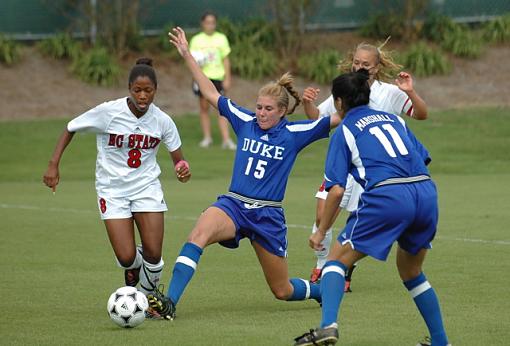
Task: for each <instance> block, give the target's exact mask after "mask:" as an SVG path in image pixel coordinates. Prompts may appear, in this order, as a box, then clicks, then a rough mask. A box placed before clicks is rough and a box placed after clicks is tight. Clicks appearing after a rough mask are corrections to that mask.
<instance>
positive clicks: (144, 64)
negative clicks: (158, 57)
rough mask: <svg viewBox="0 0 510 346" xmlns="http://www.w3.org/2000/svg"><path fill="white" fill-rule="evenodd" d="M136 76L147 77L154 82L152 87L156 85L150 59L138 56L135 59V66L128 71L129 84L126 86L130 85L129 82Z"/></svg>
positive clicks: (154, 72)
mask: <svg viewBox="0 0 510 346" xmlns="http://www.w3.org/2000/svg"><path fill="white" fill-rule="evenodd" d="M138 77H148V78H149V79H150V80H151V81H152V83H154V87H155V88H157V87H158V80H157V79H156V71H154V68H153V67H152V59H150V58H139V59H138V60H136V64H135V66H133V68H132V69H131V72H130V73H129V84H128V87H131V84H132V83H133V82H134V81H135V80H136V79H137V78H138Z"/></svg>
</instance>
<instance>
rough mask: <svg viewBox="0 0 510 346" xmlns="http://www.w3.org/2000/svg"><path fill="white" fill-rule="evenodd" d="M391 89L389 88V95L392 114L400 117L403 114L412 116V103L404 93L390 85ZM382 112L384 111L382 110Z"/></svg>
mask: <svg viewBox="0 0 510 346" xmlns="http://www.w3.org/2000/svg"><path fill="white" fill-rule="evenodd" d="M392 86H393V88H391V92H390V94H389V96H390V104H391V106H392V108H393V109H392V112H388V113H392V114H396V115H401V114H405V115H408V116H410V117H412V116H413V114H414V111H413V103H412V102H411V99H410V98H409V96H407V94H406V93H405V92H403V91H402V90H400V89H399V88H398V87H397V86H394V85H392ZM383 110H384V109H383Z"/></svg>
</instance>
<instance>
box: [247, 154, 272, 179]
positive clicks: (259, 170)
mask: <svg viewBox="0 0 510 346" xmlns="http://www.w3.org/2000/svg"><path fill="white" fill-rule="evenodd" d="M252 165H253V157H251V156H250V157H249V158H248V164H247V165H246V170H245V171H244V175H250V171H251V166H252ZM266 165H267V161H264V160H258V161H257V165H256V166H255V170H254V172H253V176H254V177H255V178H257V179H262V178H263V177H264V174H265V173H266V169H265V166H266Z"/></svg>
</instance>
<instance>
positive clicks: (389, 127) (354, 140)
mask: <svg viewBox="0 0 510 346" xmlns="http://www.w3.org/2000/svg"><path fill="white" fill-rule="evenodd" d="M429 161H430V157H429V155H428V152H427V150H426V149H425V147H424V146H423V145H422V144H421V143H420V142H419V141H418V140H417V139H416V137H415V136H414V135H413V133H412V132H411V131H410V130H409V129H408V128H407V127H406V125H405V122H404V121H403V120H402V119H401V118H400V117H398V116H396V115H393V114H389V113H385V112H381V111H376V110H373V109H371V108H369V107H368V106H359V107H355V108H353V109H351V110H349V112H347V114H346V117H345V118H344V120H343V121H342V123H341V124H340V126H339V127H338V128H337V130H336V132H335V133H334V135H333V136H332V138H331V141H330V144H329V149H328V155H327V159H326V174H325V178H326V189H327V190H329V189H330V188H331V187H332V186H334V185H340V186H342V187H344V188H345V184H346V181H347V175H348V174H349V173H350V174H352V176H353V177H354V179H355V180H356V181H357V182H358V183H359V184H360V185H361V186H363V188H364V189H365V190H370V189H371V188H372V187H374V185H376V184H377V183H379V182H382V181H385V180H387V179H392V178H410V177H416V176H420V175H429V172H428V170H427V167H426V163H428V162H429Z"/></svg>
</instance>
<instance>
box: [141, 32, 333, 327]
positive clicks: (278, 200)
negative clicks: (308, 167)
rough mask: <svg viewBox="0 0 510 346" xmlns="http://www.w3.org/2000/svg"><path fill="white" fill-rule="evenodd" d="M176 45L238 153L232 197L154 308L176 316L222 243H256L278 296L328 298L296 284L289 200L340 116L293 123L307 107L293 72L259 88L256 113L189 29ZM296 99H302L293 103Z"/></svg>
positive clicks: (203, 221) (215, 212)
mask: <svg viewBox="0 0 510 346" xmlns="http://www.w3.org/2000/svg"><path fill="white" fill-rule="evenodd" d="M169 35H170V41H171V42H172V43H173V44H174V45H175V46H176V48H177V49H178V51H179V53H180V54H181V55H182V56H183V57H184V60H185V61H186V64H187V66H188V68H189V69H190V71H191V73H192V75H193V79H194V80H195V81H196V82H197V83H198V84H199V86H200V90H201V92H202V95H203V96H204V97H205V98H206V99H207V101H208V102H209V103H210V104H211V105H212V106H213V107H216V108H218V110H219V113H220V114H221V115H222V116H224V117H225V118H227V120H228V121H229V122H230V124H231V126H232V128H233V129H234V131H235V133H236V135H237V138H238V143H237V150H236V157H235V162H234V168H233V173H232V181H231V184H230V188H229V192H228V193H227V194H225V195H222V196H220V197H219V198H218V200H217V201H216V202H215V203H214V204H213V205H212V206H211V207H209V208H208V209H207V210H205V211H204V212H203V213H202V215H201V216H200V218H199V219H198V221H197V224H196V225H195V227H194V228H193V230H192V231H191V233H190V235H189V237H188V242H187V243H186V244H184V246H183V248H182V250H181V252H180V254H179V257H178V258H177V260H176V263H175V266H174V269H173V275H172V279H171V281H170V285H169V288H168V292H167V295H166V296H164V295H163V294H161V293H160V292H159V291H157V290H155V291H154V294H153V295H150V296H149V303H150V304H151V306H152V307H153V308H155V309H156V310H157V311H158V312H159V313H160V314H161V315H162V316H164V317H165V318H167V319H173V318H174V316H175V305H176V304H177V303H178V302H179V299H180V298H181V295H182V293H183V292H184V289H185V288H186V286H187V284H188V283H189V281H190V280H191V278H192V276H193V274H194V272H195V270H196V267H197V264H198V261H199V259H200V257H201V255H202V253H203V250H204V248H205V247H207V246H208V245H211V244H214V243H220V244H221V245H223V246H226V247H230V248H236V247H238V245H239V241H240V240H241V239H243V238H248V239H249V240H250V241H251V244H252V246H253V248H254V250H255V253H256V254H257V257H258V259H259V262H260V265H261V267H262V270H263V272H264V276H265V278H266V281H267V283H268V285H269V287H270V289H271V291H272V292H273V294H274V296H275V297H276V298H277V299H281V300H304V299H315V300H317V301H320V290H319V285H317V284H310V282H309V281H308V280H303V279H298V278H291V279H289V275H288V269H287V260H286V256H287V237H286V235H287V227H286V225H285V216H284V212H283V209H282V200H283V197H284V193H285V188H286V185H287V179H288V177H289V174H290V171H291V169H292V166H293V164H294V161H295V160H296V156H297V154H298V153H299V152H300V151H301V149H303V148H304V147H306V146H307V145H308V144H310V143H312V142H314V141H316V140H318V139H321V138H325V137H328V135H329V130H330V128H331V127H332V126H336V125H338V123H339V121H340V118H339V117H325V118H322V119H319V120H317V121H311V120H305V121H300V122H289V121H287V119H286V118H285V116H286V115H287V114H291V113H292V112H293V111H294V109H295V108H296V106H297V105H298V104H299V102H300V98H299V94H298V93H297V92H296V91H295V90H294V89H293V87H292V78H291V76H290V75H289V74H285V75H283V76H282V77H281V78H280V79H279V80H278V81H277V82H272V83H268V84H266V85H265V86H264V87H262V88H261V89H260V90H259V93H258V98H257V103H256V111H255V112H252V111H249V110H246V109H244V108H241V107H239V106H237V105H236V104H235V103H233V102H232V101H231V100H230V99H228V98H226V97H224V96H221V95H220V93H219V92H218V91H217V90H216V88H215V87H214V85H213V84H212V83H211V81H210V80H209V79H208V78H207V77H206V76H205V75H204V74H203V73H202V71H201V70H200V67H199V66H198V64H197V63H196V61H195V60H194V58H193V56H192V55H191V54H190V52H189V48H188V43H187V40H186V35H185V33H184V31H183V30H182V29H180V28H176V29H174V33H173V34H171V33H170V34H169ZM290 96H292V97H294V98H295V100H296V102H295V103H294V106H293V107H290V105H289V98H290Z"/></svg>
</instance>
